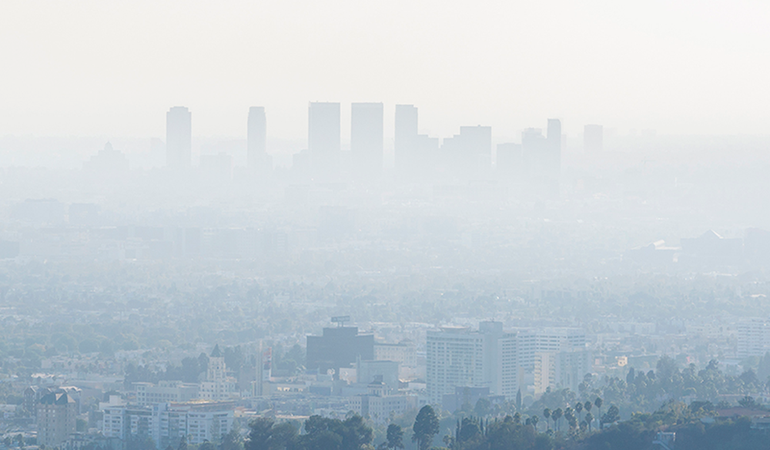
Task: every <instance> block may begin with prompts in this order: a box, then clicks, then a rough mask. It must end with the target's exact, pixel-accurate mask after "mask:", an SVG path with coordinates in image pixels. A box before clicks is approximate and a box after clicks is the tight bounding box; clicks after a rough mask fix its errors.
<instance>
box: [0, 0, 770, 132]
mask: <svg viewBox="0 0 770 450" xmlns="http://www.w3.org/2000/svg"><path fill="white" fill-rule="evenodd" d="M768 23H770V2H769V1H767V0H761V1H759V0H758V1H740V0H737V1H736V0H733V1H708V0H699V1H695V0H693V1H674V0H667V1H657V0H645V1H622V0H608V1H599V0H581V1H575V0H550V1H544V0H537V1H526V2H522V1H495V2H492V1H479V0H476V1H448V0H443V1H418V0H403V1H402V0H380V1H376V2H375V1H368V0H336V1H335V0H325V1H319V0H301V1H300V0H295V1H291V0H289V1H281V0H270V1H218V2H214V1H206V2H202V1H190V0H185V1H161V0H151V1H150V0H131V1H110V0H98V1H77V0H68V1H36V0H2V1H0V61H1V64H2V65H1V66H0V69H1V70H0V135H7V134H12V135H25V134H33V135H100V136H102V135H106V136H110V135H112V136H159V137H160V136H164V127H165V112H166V110H167V109H168V108H169V107H170V106H173V105H185V106H188V107H189V108H190V109H191V110H192V112H193V129H194V131H193V133H194V134H195V135H200V136H213V135H221V136H234V137H235V136H241V135H243V134H244V133H245V125H246V113H247V110H248V107H249V106H251V105H264V106H265V107H266V108H267V114H268V126H269V134H270V135H271V136H273V137H282V138H304V137H305V136H306V134H307V132H306V127H307V103H308V101H340V102H342V103H343V124H345V125H346V126H345V128H343V133H345V132H346V129H347V128H348V126H349V120H350V119H349V114H350V105H349V103H350V102H353V101H382V102H384V103H385V105H386V133H388V134H391V133H392V122H393V117H392V115H393V111H394V107H393V105H394V104H396V103H413V104H415V105H417V106H418V107H419V108H420V119H421V127H420V128H421V129H422V130H423V131H429V132H430V133H431V134H433V135H435V136H447V135H450V134H452V133H455V132H457V131H458V127H459V126H460V125H475V124H486V125H492V126H493V132H494V134H495V135H497V136H506V135H507V136H515V135H516V133H517V132H518V130H520V129H521V128H523V127H527V126H538V127H543V126H545V121H546V118H548V117H560V118H561V119H562V120H563V123H564V130H565V131H566V132H567V133H571V134H577V133H579V132H581V131H582V126H583V125H584V124H585V123H603V124H605V125H606V126H610V127H618V128H620V129H621V130H624V129H628V128H636V129H656V130H657V131H658V133H715V134H728V133H750V134H767V133H768V124H770V26H768Z"/></svg>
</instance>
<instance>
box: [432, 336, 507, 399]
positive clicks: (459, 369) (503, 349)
mask: <svg viewBox="0 0 770 450" xmlns="http://www.w3.org/2000/svg"><path fill="white" fill-rule="evenodd" d="M516 347H517V342H516V334H515V333H506V332H504V331H503V324H502V323H500V322H481V323H480V324H479V330H478V331H471V330H469V329H468V328H464V327H444V328H442V329H441V331H429V332H428V335H427V354H426V360H427V373H426V375H427V380H426V381H427V385H428V386H427V387H428V401H429V402H431V403H433V404H441V402H442V399H443V396H444V395H447V394H452V393H454V392H455V388H457V387H469V388H473V387H488V388H489V391H490V393H492V394H495V395H504V396H506V397H507V398H509V399H511V398H513V397H515V395H516V392H517V391H518V389H519V381H518V357H517V349H516Z"/></svg>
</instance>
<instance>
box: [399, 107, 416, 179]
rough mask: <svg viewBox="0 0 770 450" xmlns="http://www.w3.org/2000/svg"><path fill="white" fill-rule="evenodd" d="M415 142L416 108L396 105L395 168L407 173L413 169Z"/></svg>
mask: <svg viewBox="0 0 770 450" xmlns="http://www.w3.org/2000/svg"><path fill="white" fill-rule="evenodd" d="M416 141H417V108H416V107H415V106H414V105H396V134H395V148H394V150H395V155H394V156H395V168H396V172H397V173H401V174H404V173H407V172H409V171H410V169H413V168H414V164H415V152H416V151H417V149H416V146H417V145H416Z"/></svg>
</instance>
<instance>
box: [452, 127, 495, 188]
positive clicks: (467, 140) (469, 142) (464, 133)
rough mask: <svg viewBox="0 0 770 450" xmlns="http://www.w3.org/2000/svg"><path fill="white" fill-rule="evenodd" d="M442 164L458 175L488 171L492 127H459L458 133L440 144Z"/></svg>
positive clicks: (465, 175)
mask: <svg viewBox="0 0 770 450" xmlns="http://www.w3.org/2000/svg"><path fill="white" fill-rule="evenodd" d="M441 159H442V163H443V164H442V165H443V166H444V167H445V168H447V169H448V170H449V172H450V173H452V174H453V175H456V176H460V177H463V178H465V177H468V176H474V175H478V174H480V173H484V172H486V171H488V170H489V169H490V167H491V160H492V127H484V126H481V125H479V126H475V127H460V134H456V135H454V136H452V137H451V138H447V139H444V142H442V144H441Z"/></svg>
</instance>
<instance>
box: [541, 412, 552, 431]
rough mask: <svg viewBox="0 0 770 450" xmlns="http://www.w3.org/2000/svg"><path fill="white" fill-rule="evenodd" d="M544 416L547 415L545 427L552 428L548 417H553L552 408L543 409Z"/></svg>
mask: <svg viewBox="0 0 770 450" xmlns="http://www.w3.org/2000/svg"><path fill="white" fill-rule="evenodd" d="M543 417H545V428H546V430H550V429H551V425H550V424H549V423H548V419H549V418H550V417H551V409H550V408H546V409H544V410H543Z"/></svg>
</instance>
